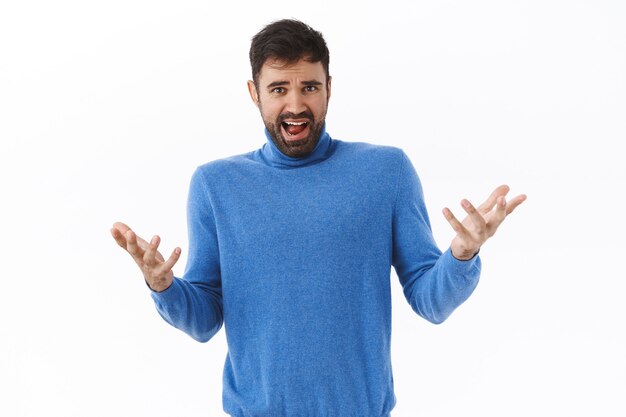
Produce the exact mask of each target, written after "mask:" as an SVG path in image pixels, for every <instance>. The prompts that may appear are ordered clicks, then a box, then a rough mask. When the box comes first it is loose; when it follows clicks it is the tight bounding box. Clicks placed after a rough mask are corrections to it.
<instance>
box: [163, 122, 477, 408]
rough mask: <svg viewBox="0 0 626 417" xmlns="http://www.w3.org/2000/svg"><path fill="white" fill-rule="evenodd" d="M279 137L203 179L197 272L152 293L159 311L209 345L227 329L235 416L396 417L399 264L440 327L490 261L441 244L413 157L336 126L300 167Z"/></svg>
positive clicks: (197, 191)
mask: <svg viewBox="0 0 626 417" xmlns="http://www.w3.org/2000/svg"><path fill="white" fill-rule="evenodd" d="M266 136H267V143H265V144H264V145H263V147H262V148H261V149H258V150H256V151H254V152H250V153H247V154H243V155H238V156H233V157H230V158H226V159H220V160H216V161H213V162H210V163H207V164H205V165H203V166H200V167H199V168H198V169H197V170H196V172H195V173H194V175H193V177H192V180H191V186H190V191H189V200H188V222H189V238H190V242H189V255H188V263H187V267H186V269H185V274H184V277H183V278H182V279H181V278H175V279H174V282H173V284H172V285H171V286H170V287H169V288H168V289H167V290H165V291H163V292H160V293H157V292H152V297H153V299H154V301H155V303H156V306H157V309H158V311H159V313H160V314H161V316H162V317H163V318H164V319H165V320H166V321H167V322H168V323H170V324H172V325H173V326H175V327H177V328H178V329H181V330H182V331H184V332H186V333H187V334H189V335H190V336H191V337H193V338H194V339H196V340H198V341H201V342H206V341H207V340H209V339H210V338H211V337H212V336H213V335H215V333H217V331H218V330H219V329H220V328H221V326H222V324H224V325H225V329H226V338H227V343H228V354H227V356H226V361H225V364H224V373H223V407H224V411H225V412H226V413H228V414H230V415H232V416H236V417H261V416H263V417H296V416H297V417H331V416H332V417H384V416H389V412H390V410H391V409H392V408H393V407H394V405H395V402H396V398H395V395H394V389H393V377H392V367H391V357H390V337H391V292H390V271H391V266H392V265H393V266H394V268H395V270H396V273H397V275H398V277H399V279H400V283H401V284H402V288H403V290H404V295H405V296H406V299H407V301H408V302H409V304H410V305H411V307H412V308H413V310H414V311H415V312H416V313H417V314H419V315H420V316H422V317H423V318H425V319H427V320H429V321H431V322H433V323H440V322H442V321H443V320H445V319H446V318H447V317H448V315H450V313H452V311H453V310H454V309H455V308H456V307H457V306H459V305H460V304H461V303H462V302H463V301H465V300H466V299H467V297H469V295H470V294H471V293H472V291H473V289H474V288H475V286H476V284H477V283H478V277H479V274H480V260H479V258H478V256H475V257H474V258H473V259H471V260H469V261H459V260H457V259H455V258H454V257H453V256H452V255H451V253H450V250H449V249H448V250H447V251H446V252H444V253H443V254H442V253H441V251H440V250H439V249H438V248H437V246H436V244H435V242H434V240H433V237H432V232H431V228H430V223H429V219H428V215H427V213H426V208H425V205H424V200H423V195H422V189H421V185H420V182H419V179H418V177H417V174H416V172H415V169H414V168H413V166H412V164H411V162H410V161H409V159H408V158H407V156H406V155H405V153H404V152H403V151H402V150H401V149H398V148H395V147H390V146H376V145H371V144H367V143H354V142H344V141H340V140H336V139H331V137H330V136H329V135H328V134H327V133H326V131H325V130H324V131H323V132H322V135H321V138H320V141H319V143H318V145H317V147H316V148H315V150H314V151H313V152H312V153H311V154H310V155H308V156H307V157H305V158H297V159H295V158H290V157H287V156H285V155H284V154H282V153H281V152H280V151H279V150H278V148H276V146H275V145H274V143H273V142H272V141H271V139H270V138H269V136H268V134H267V131H266Z"/></svg>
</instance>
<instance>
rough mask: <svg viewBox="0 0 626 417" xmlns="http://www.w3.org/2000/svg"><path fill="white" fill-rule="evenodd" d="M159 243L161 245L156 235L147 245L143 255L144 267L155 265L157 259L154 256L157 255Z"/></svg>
mask: <svg viewBox="0 0 626 417" xmlns="http://www.w3.org/2000/svg"><path fill="white" fill-rule="evenodd" d="M159 243H161V238H160V237H159V236H156V235H155V236H153V237H152V240H151V241H150V244H148V246H147V248H146V251H145V252H144V254H143V262H144V264H145V265H147V266H154V265H156V264H157V259H156V257H155V255H156V253H157V249H158V247H159Z"/></svg>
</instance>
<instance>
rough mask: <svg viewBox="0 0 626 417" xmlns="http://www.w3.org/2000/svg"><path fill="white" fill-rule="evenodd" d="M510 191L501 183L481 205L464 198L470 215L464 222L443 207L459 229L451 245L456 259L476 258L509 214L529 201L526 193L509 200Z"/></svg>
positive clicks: (465, 208) (462, 204)
mask: <svg viewBox="0 0 626 417" xmlns="http://www.w3.org/2000/svg"><path fill="white" fill-rule="evenodd" d="M508 192H509V186H508V185H501V186H499V187H498V188H496V189H495V190H494V191H493V192H492V193H491V195H490V196H489V198H487V200H486V201H485V202H484V203H482V204H481V205H480V206H478V208H475V207H474V206H473V205H472V203H470V202H469V201H467V200H466V199H463V200H462V201H461V206H462V207H463V209H464V210H465V212H466V213H467V217H465V219H464V220H463V221H462V222H459V221H458V220H457V219H456V217H454V215H453V214H452V212H451V211H450V209H448V208H447V207H446V208H444V209H443V215H444V216H445V218H446V220H448V223H450V226H452V228H453V229H454V231H455V232H456V236H455V237H454V239H452V243H451V245H450V249H451V250H452V255H453V256H454V257H455V258H457V259H460V260H467V259H470V258H472V257H473V256H474V255H475V254H476V253H477V252H478V250H479V249H480V247H481V246H482V245H483V243H485V242H486V241H487V239H489V238H490V237H491V236H493V235H494V233H496V230H497V229H498V226H500V224H501V223H502V222H503V221H504V219H505V218H506V216H508V215H509V214H511V212H513V210H515V208H516V207H517V206H519V205H520V204H522V203H523V202H524V200H526V195H524V194H520V195H518V196H517V197H515V198H513V199H512V200H510V201H508V202H507V201H506V199H505V196H506V194H507V193H508Z"/></svg>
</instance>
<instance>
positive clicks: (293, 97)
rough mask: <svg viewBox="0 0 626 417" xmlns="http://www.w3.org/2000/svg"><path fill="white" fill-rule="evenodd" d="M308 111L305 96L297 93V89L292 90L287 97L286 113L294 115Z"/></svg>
mask: <svg viewBox="0 0 626 417" xmlns="http://www.w3.org/2000/svg"><path fill="white" fill-rule="evenodd" d="M306 110H307V106H306V102H305V99H304V97H303V95H302V94H301V93H300V92H299V91H297V89H292V90H291V91H290V92H289V94H288V95H287V102H286V103H285V111H286V112H291V113H293V114H300V113H302V112H304V111H306Z"/></svg>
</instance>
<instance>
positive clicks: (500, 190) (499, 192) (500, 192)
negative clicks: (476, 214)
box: [478, 184, 509, 214]
mask: <svg viewBox="0 0 626 417" xmlns="http://www.w3.org/2000/svg"><path fill="white" fill-rule="evenodd" d="M508 192H509V186H508V185H506V184H502V185H500V186H499V187H496V189H495V190H493V192H492V193H491V195H490V196H489V197H488V198H487V199H486V200H485V202H484V203H482V204H481V205H480V206H478V211H480V212H481V213H483V214H486V213H488V212H490V211H491V210H492V209H493V207H494V206H495V205H496V202H497V201H498V197H500V196H505V195H506V194H507V193H508Z"/></svg>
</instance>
